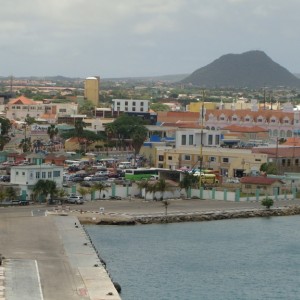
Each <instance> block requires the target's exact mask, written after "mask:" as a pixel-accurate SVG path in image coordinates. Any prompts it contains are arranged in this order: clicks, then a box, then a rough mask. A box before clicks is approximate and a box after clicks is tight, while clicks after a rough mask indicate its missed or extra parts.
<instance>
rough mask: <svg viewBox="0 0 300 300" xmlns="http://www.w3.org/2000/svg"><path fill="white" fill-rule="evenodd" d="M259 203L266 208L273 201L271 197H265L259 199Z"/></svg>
mask: <svg viewBox="0 0 300 300" xmlns="http://www.w3.org/2000/svg"><path fill="white" fill-rule="evenodd" d="M261 205H263V206H265V207H266V208H267V209H270V207H271V206H273V205H274V201H273V199H271V198H268V197H267V198H264V199H263V200H262V201H261Z"/></svg>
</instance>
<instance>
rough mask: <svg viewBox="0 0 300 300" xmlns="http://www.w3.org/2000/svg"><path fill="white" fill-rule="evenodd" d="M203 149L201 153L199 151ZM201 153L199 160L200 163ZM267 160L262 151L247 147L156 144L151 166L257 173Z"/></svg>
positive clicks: (233, 174)
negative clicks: (255, 151)
mask: <svg viewBox="0 0 300 300" xmlns="http://www.w3.org/2000/svg"><path fill="white" fill-rule="evenodd" d="M201 152H202V153H201ZM201 155H202V163H201ZM267 161H268V155H267V154H264V153H252V151H251V150H250V149H230V148H221V147H203V148H202V150H201V149H200V147H199V146H198V147H186V146H185V147H183V146H182V147H178V148H173V147H165V146H158V147H156V148H155V154H154V167H156V168H167V169H170V170H176V169H180V168H183V167H184V168H186V169H190V170H192V169H197V168H199V167H202V168H203V169H211V170H215V171H219V173H220V175H221V176H226V177H242V176H244V175H245V174H257V173H259V170H260V166H261V165H262V164H263V163H266V162H267Z"/></svg>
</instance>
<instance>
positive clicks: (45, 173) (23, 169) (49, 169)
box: [10, 164, 63, 200]
mask: <svg viewBox="0 0 300 300" xmlns="http://www.w3.org/2000/svg"><path fill="white" fill-rule="evenodd" d="M40 179H42V180H52V181H54V182H56V186H57V187H58V188H59V187H62V183H63V167H62V166H56V165H48V164H42V165H26V166H13V167H11V171H10V183H12V184H17V185H19V187H20V190H21V198H22V199H23V200H25V199H27V200H30V199H31V195H32V193H33V188H34V185H35V184H36V183H37V182H38V181H39V180H40Z"/></svg>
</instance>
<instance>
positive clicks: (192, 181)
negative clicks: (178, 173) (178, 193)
mask: <svg viewBox="0 0 300 300" xmlns="http://www.w3.org/2000/svg"><path fill="white" fill-rule="evenodd" d="M198 183H199V179H198V177H197V176H194V175H193V174H190V173H185V175H184V177H183V179H182V180H181V181H180V182H179V187H180V188H181V189H184V190H185V193H186V195H188V191H189V189H190V188H191V187H194V186H197V185H198Z"/></svg>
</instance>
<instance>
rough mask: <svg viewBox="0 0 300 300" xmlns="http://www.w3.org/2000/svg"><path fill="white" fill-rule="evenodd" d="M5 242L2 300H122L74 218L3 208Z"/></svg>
mask: <svg viewBox="0 0 300 300" xmlns="http://www.w3.org/2000/svg"><path fill="white" fill-rule="evenodd" d="M75 223H76V224H75ZM0 241H1V243H0V253H1V254H2V255H3V257H4V258H5V259H3V260H2V266H1V269H0V299H1V300H2V299H5V300H15V299H18V300H20V299H22V300H43V299H45V300H59V299H64V300H71V299H75V300H76V299H91V300H96V299H103V300H106V299H112V300H119V299H121V298H120V296H119V295H118V293H117V291H116V290H115V288H114V286H113V283H112V281H111V280H110V278H109V276H108V274H107V272H106V270H105V269H104V267H103V266H102V265H101V262H100V260H99V258H98V256H97V254H96V252H95V250H94V248H93V247H92V245H91V243H90V241H89V239H88V237H87V235H86V234H85V232H84V230H83V228H82V226H81V225H80V224H79V222H78V221H77V219H76V218H75V217H72V216H67V217H64V216H45V208H43V207H35V206H29V207H26V208H25V207H10V208H1V209H0Z"/></svg>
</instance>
